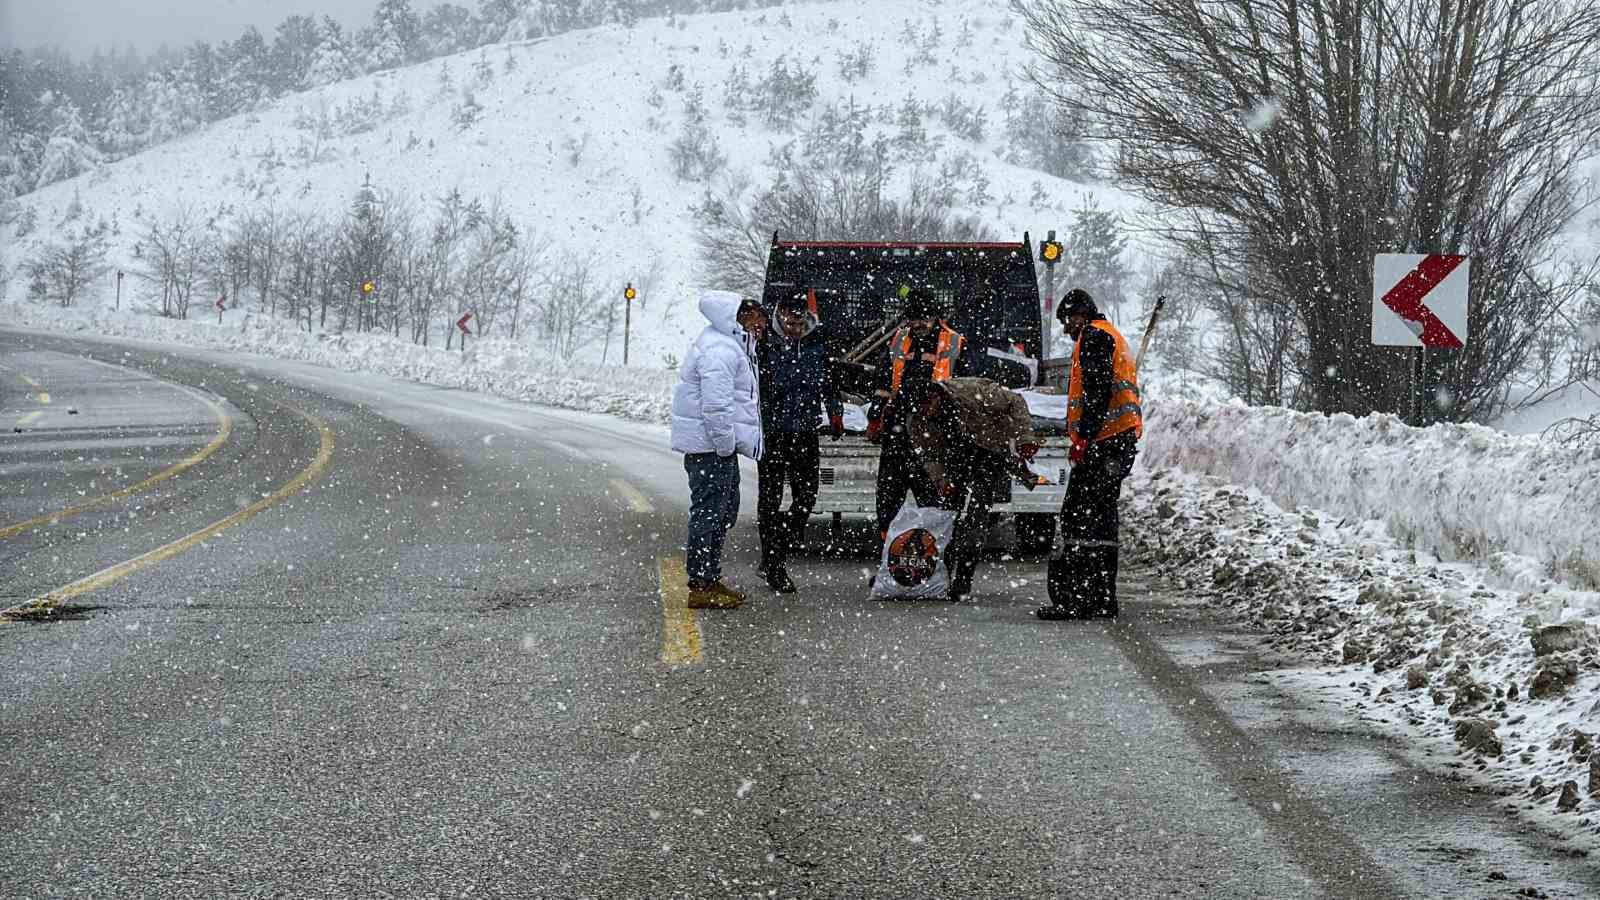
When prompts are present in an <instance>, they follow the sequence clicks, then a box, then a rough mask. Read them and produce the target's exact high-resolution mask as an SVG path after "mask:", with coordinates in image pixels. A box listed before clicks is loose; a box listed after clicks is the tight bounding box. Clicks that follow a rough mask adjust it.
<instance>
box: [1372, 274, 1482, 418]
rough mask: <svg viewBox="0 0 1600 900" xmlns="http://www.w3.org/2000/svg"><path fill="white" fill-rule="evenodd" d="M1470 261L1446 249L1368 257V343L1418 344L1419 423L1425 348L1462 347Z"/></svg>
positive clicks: (1415, 404) (1415, 388)
mask: <svg viewBox="0 0 1600 900" xmlns="http://www.w3.org/2000/svg"><path fill="white" fill-rule="evenodd" d="M1471 267H1472V261H1471V260H1470V259H1469V258H1468V257H1465V256H1454V255H1450V254H1444V253H1379V254H1377V255H1376V256H1374V257H1373V259H1372V343H1373V344H1374V345H1376V346H1380V347H1415V348H1417V358H1416V366H1415V370H1414V374H1413V376H1412V377H1413V382H1412V394H1411V421H1412V423H1413V424H1418V425H1420V424H1422V420H1423V415H1422V411H1423V408H1424V407H1423V404H1424V403H1425V402H1427V401H1426V398H1425V396H1424V395H1425V394H1426V393H1427V389H1426V385H1425V384H1424V380H1425V375H1426V371H1427V356H1426V354H1427V352H1428V348H1429V347H1434V348H1440V349H1451V350H1456V349H1460V348H1462V347H1465V346H1466V338H1467V298H1468V296H1469V294H1470V287H1471Z"/></svg>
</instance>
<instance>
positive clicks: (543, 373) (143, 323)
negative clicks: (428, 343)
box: [0, 303, 677, 423]
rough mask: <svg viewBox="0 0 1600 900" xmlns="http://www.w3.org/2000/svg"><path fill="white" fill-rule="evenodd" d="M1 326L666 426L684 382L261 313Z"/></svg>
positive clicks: (71, 317) (97, 316) (97, 312)
mask: <svg viewBox="0 0 1600 900" xmlns="http://www.w3.org/2000/svg"><path fill="white" fill-rule="evenodd" d="M0 326H21V327H24V328H37V329H43V330H48V331H61V332H68V333H72V332H86V333H89V334H97V335H108V336H114V337H125V338H133V339H135V340H142V341H156V342H161V343H168V344H177V345H180V346H188V347H205V348H209V349H213V350H238V351H242V352H245V353H256V354H260V355H262V356H271V357H277V358H279V359H294V360H301V361H303V362H310V363H315V364H317V365H321V366H327V367H328V368H330V369H338V370H342V371H347V372H371V373H375V374H380V375H388V376H390V377H393V378H402V379H405V380H407V381H418V382H422V383H424V384H433V385H439V386H440V387H453V388H465V389H467V390H474V391H481V392H483V393H486V394H493V395H495V396H498V397H505V398H508V399H511V400H521V401H524V402H528V403H543V404H546V405H549V406H558V407H561V408H563V409H577V410H584V411H587V412H599V413H610V414H612V415H616V416H621V417H622V418H626V419H635V420H638V421H644V422H663V423H664V422H666V421H668V419H669V416H668V413H669V412H670V410H671V397H670V392H671V388H672V385H673V384H674V383H675V382H676V381H677V373H675V372H672V371H669V370H667V369H646V368H626V369H624V368H622V367H620V366H611V367H604V368H603V367H600V366H590V365H582V364H567V363H563V362H560V361H558V360H554V359H551V358H549V357H546V356H543V355H540V354H537V353H533V352H530V351H529V350H528V348H527V347H525V346H522V345H520V344H515V343H513V342H511V341H504V340H494V339H489V340H482V341H479V340H474V339H469V340H468V343H467V349H466V352H464V353H463V352H462V351H461V350H459V349H456V350H446V349H444V348H443V347H438V346H432V347H423V346H419V345H417V344H413V343H411V342H410V341H408V340H405V339H403V338H395V337H391V336H389V335H383V334H373V333H367V334H355V333H346V334H342V335H340V334H328V333H319V334H308V333H306V332H305V331H302V330H299V329H297V328H295V327H294V325H293V323H291V322H288V321H286V320H284V319H273V318H269V317H267V316H264V315H258V314H254V313H239V312H230V313H226V314H224V319H223V323H222V324H221V325H219V324H217V320H216V319H215V317H214V316H212V317H204V318H196V319H189V320H178V319H164V318H161V317H159V316H151V315H145V314H140V313H133V312H127V311H122V312H115V311H112V310H105V309H71V310H63V309H58V308H51V307H44V306H39V305H36V304H27V303H13V304H0Z"/></svg>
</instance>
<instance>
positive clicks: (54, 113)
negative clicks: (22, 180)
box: [34, 96, 105, 187]
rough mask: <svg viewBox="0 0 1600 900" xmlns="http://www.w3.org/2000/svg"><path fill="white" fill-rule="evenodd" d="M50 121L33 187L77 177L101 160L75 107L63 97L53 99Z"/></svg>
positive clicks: (98, 163) (102, 158)
mask: <svg viewBox="0 0 1600 900" xmlns="http://www.w3.org/2000/svg"><path fill="white" fill-rule="evenodd" d="M50 120H51V122H52V127H51V129H50V140H49V142H47V143H46V144H45V148H44V157H43V158H42V159H41V160H40V161H39V171H38V173H37V174H36V175H35V177H34V186H35V187H44V186H45V185H47V184H52V183H54V182H57V181H61V180H63V179H66V178H72V177H74V176H76V175H81V174H83V173H84V172H87V171H89V170H90V169H93V168H95V167H96V166H98V165H100V163H101V162H103V161H104V159H105V157H104V155H103V154H101V152H100V150H99V148H98V147H96V146H95V142H94V138H93V137H91V136H90V134H89V129H88V128H87V127H85V126H84V124H83V115H82V113H80V112H79V111H78V105H77V104H76V103H73V102H72V101H71V100H70V99H68V98H66V97H65V96H61V97H56V98H54V102H53V103H52V105H51V110H50Z"/></svg>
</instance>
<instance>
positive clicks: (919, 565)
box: [889, 528, 939, 587]
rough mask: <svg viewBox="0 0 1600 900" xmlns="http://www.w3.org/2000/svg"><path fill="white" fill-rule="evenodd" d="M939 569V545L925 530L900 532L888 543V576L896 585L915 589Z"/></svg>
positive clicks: (914, 529)
mask: <svg viewBox="0 0 1600 900" xmlns="http://www.w3.org/2000/svg"><path fill="white" fill-rule="evenodd" d="M938 567H939V543H938V541H935V540H934V539H933V535H932V534H930V533H929V532H928V531H927V530H926V529H923V528H913V529H911V530H910V531H905V532H901V533H900V534H899V535H898V536H896V537H895V539H894V540H892V541H890V542H889V576H890V577H891V578H893V579H894V580H895V582H896V583H897V584H900V585H903V586H905V587H915V586H916V585H919V584H921V583H923V582H924V581H927V580H928V579H929V578H932V577H933V573H934V570H935V569H937V568H938Z"/></svg>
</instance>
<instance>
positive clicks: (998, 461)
mask: <svg viewBox="0 0 1600 900" xmlns="http://www.w3.org/2000/svg"><path fill="white" fill-rule="evenodd" d="M909 431H910V433H911V439H912V442H913V443H914V444H915V445H916V446H917V448H918V449H919V450H920V451H921V453H922V460H923V467H924V468H925V469H926V470H927V473H928V477H929V478H930V479H931V480H932V482H933V485H934V488H935V490H936V491H937V492H938V495H939V505H940V506H941V507H942V508H944V509H948V510H953V511H954V512H955V513H956V521H955V529H954V534H953V535H952V536H951V539H950V546H949V547H948V548H947V549H946V551H945V563H946V567H947V569H948V571H949V573H950V591H949V595H948V599H950V600H953V601H960V600H964V599H966V597H967V596H968V595H969V594H971V593H972V578H973V575H974V574H976V572H977V570H978V560H979V559H980V558H981V557H982V555H983V547H984V540H985V538H986V537H987V536H988V532H989V510H990V509H991V508H993V507H994V505H995V504H998V503H1008V502H1010V500H1011V482H1012V479H1013V478H1016V480H1018V481H1020V482H1021V483H1022V484H1023V486H1025V487H1026V488H1027V489H1028V490H1030V491H1031V490H1033V489H1034V488H1035V487H1037V486H1038V485H1039V484H1041V483H1043V481H1044V480H1043V479H1042V478H1040V477H1039V476H1037V475H1036V474H1034V473H1033V472H1032V471H1031V470H1030V469H1029V468H1028V460H1030V459H1032V458H1033V455H1034V454H1035V453H1037V452H1038V451H1039V445H1038V443H1037V438H1036V437H1035V436H1034V433H1033V419H1032V417H1031V416H1029V415H1028V404H1027V402H1026V401H1024V400H1023V399H1022V396H1021V395H1020V394H1016V393H1013V392H1012V391H1009V390H1007V389H1006V388H1005V387H1003V386H1002V385H999V384H997V383H995V382H993V381H990V380H989V379H987V378H952V379H950V380H948V381H939V382H935V383H934V384H933V385H932V388H931V389H930V390H929V391H928V394H927V397H926V399H924V400H923V402H922V406H921V408H920V409H919V410H918V411H917V412H916V413H915V414H913V415H912V417H911V419H910V421H909Z"/></svg>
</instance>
